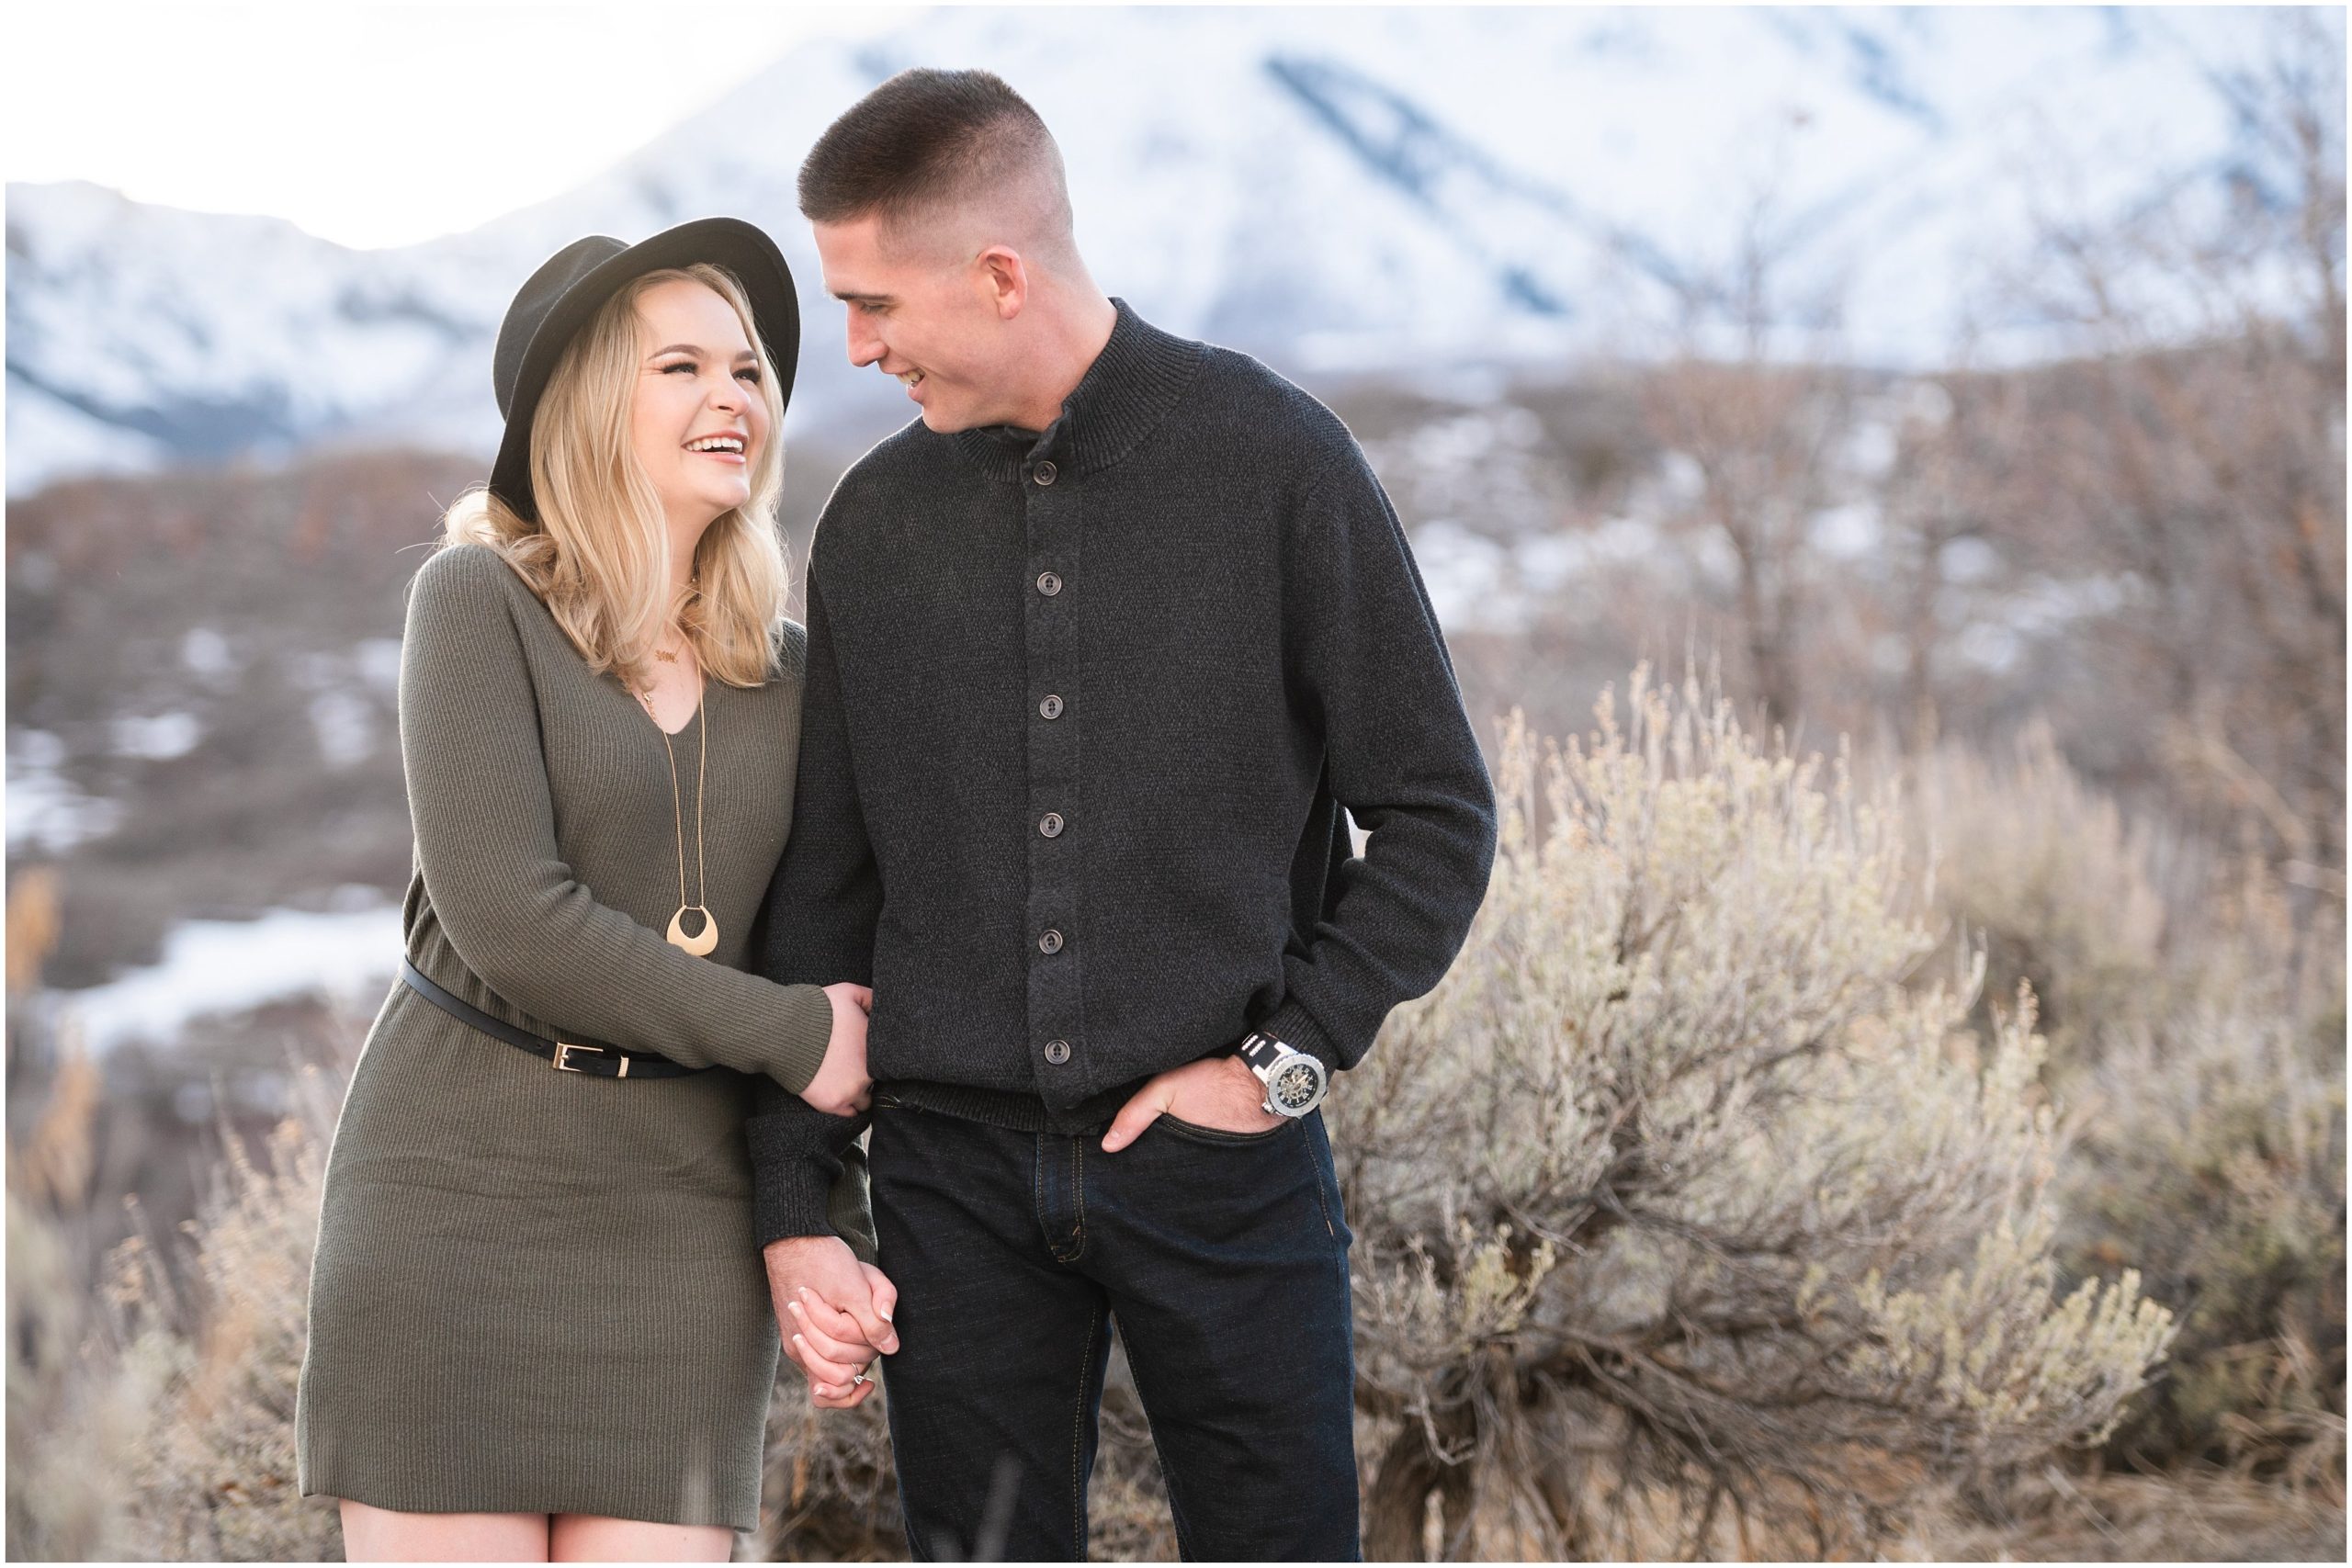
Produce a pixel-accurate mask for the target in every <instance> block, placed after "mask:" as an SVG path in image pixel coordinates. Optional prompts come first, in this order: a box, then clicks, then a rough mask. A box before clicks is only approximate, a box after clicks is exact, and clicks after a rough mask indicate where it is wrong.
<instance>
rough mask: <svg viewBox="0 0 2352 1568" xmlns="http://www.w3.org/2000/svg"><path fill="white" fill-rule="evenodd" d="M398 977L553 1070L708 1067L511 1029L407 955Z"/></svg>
mask: <svg viewBox="0 0 2352 1568" xmlns="http://www.w3.org/2000/svg"><path fill="white" fill-rule="evenodd" d="M401 979H403V980H405V981H407V982H408V986H409V989H411V990H413V991H414V992H416V993H417V994H418V995H419V996H421V997H423V998H424V999H425V1000H426V1001H429V1002H431V1003H432V1004H433V1005H434V1006H435V1007H437V1008H439V1009H440V1010H442V1011H443V1012H446V1013H447V1014H449V1015H450V1016H451V1017H453V1018H457V1019H461V1020H463V1021H465V1022H467V1023H470V1024H472V1025H473V1026H474V1027H475V1028H476V1029H479V1030H481V1032H483V1033H484V1034H494V1035H496V1036H498V1038H499V1039H501V1040H503V1041H505V1042H506V1043H508V1044H509V1045H515V1046H519V1047H521V1048H522V1049H523V1050H526V1051H528V1052H529V1053H530V1054H531V1055H534V1056H537V1057H540V1058H542V1059H543V1060H545V1061H548V1062H552V1063H553V1064H554V1065H555V1068H556V1071H558V1072H561V1073H586V1074H588V1075H589V1076H590V1077H600V1078H682V1077H686V1076H687V1075H688V1074H690V1073H707V1072H708V1071H710V1069H709V1068H708V1067H682V1066H679V1065H678V1064H677V1063H675V1062H673V1061H672V1060H670V1058H669V1057H667V1056H657V1055H653V1054H652V1053H651V1052H649V1051H624V1050H622V1049H621V1048H620V1047H619V1046H617V1045H603V1044H599V1043H596V1042H595V1041H593V1040H550V1039H548V1037H547V1036H546V1035H544V1034H534V1033H532V1032H530V1031H529V1030H527V1029H517V1028H515V1026H514V1025H513V1024H511V1023H509V1022H507V1021H505V1020H504V1019H503V1018H492V1017H491V1015H490V1014H488V1013H486V1012H484V1011H482V1010H481V1009H480V1008H478V1007H476V1006H474V1005H473V1004H472V1003H471V1002H469V1001H467V1000H465V999H464V998H461V997H455V996H452V995H450V994H449V993H448V992H447V991H445V990H443V989H442V988H441V987H438V986H436V985H435V984H434V983H433V982H432V981H430V980H428V979H426V978H425V977H424V971H423V970H422V969H419V968H418V967H417V966H416V964H415V963H414V962H413V960H411V959H407V958H402V959H401Z"/></svg>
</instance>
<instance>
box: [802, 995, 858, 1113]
mask: <svg viewBox="0 0 2352 1568" xmlns="http://www.w3.org/2000/svg"><path fill="white" fill-rule="evenodd" d="M825 996H826V998H828V999H829V1000H831V1002H832V1004H833V1034H832V1038H831V1040H829V1041H828V1042H826V1044H825V1060H824V1063H823V1065H822V1066H819V1067H818V1069H817V1076H816V1077H813V1078H810V1079H809V1087H808V1088H807V1089H802V1090H801V1091H800V1098H801V1099H803V1100H807V1101H808V1102H809V1104H810V1105H812V1106H814V1107H815V1108H816V1109H818V1110H820V1111H823V1112H824V1113H825V1114H826V1115H828V1116H854V1115H855V1114H856V1113H857V1112H858V1111H863V1110H865V1107H866V1104H867V1091H868V1090H869V1089H872V1088H873V1087H874V1080H873V1079H872V1078H870V1077H866V1074H865V1015H866V1014H867V1013H869V1012H872V1011H873V1010H874V993H873V992H872V991H870V990H868V989H866V988H865V987H864V986H854V985H852V984H850V983H849V982H848V981H846V980H844V981H842V983H841V984H839V985H835V986H828V987H825Z"/></svg>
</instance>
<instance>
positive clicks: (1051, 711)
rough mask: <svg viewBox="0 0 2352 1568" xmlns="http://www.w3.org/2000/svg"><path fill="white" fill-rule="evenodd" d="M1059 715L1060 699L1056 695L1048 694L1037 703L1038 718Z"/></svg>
mask: <svg viewBox="0 0 2352 1568" xmlns="http://www.w3.org/2000/svg"><path fill="white" fill-rule="evenodd" d="M1037 716H1038V717H1039V718H1059V717H1061V716H1062V700H1061V698H1059V697H1057V696H1048V697H1047V698H1046V700H1045V701H1044V702H1042V703H1039V704H1038V705H1037Z"/></svg>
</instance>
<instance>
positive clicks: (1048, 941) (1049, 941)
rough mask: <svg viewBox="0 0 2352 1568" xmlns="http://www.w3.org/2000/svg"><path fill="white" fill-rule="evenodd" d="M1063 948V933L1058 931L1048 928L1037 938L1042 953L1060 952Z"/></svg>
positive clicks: (1038, 948)
mask: <svg viewBox="0 0 2352 1568" xmlns="http://www.w3.org/2000/svg"><path fill="white" fill-rule="evenodd" d="M1061 950H1062V933H1061V932H1059V931H1054V930H1052V929H1051V928H1047V930H1046V934H1045V935H1043V936H1041V937H1039V938H1038V939H1037V951H1038V952H1040V953H1059V952H1060V951H1061Z"/></svg>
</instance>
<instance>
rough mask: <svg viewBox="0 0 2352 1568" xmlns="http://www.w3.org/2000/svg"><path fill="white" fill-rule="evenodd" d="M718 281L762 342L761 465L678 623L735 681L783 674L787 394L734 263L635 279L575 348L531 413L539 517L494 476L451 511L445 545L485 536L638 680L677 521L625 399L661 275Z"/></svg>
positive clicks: (719, 529)
mask: <svg viewBox="0 0 2352 1568" xmlns="http://www.w3.org/2000/svg"><path fill="white" fill-rule="evenodd" d="M681 279H685V280H690V281H693V282H695V283H700V284H704V285H706V286H707V287H708V288H711V289H712V290H713V291H715V292H716V293H718V295H719V296H720V297H721V298H722V299H725V300H726V301H727V302H728V303H729V305H732V306H733V307H734V308H735V314H736V316H737V317H738V318H739V319H740V320H741V321H742V323H743V335H744V336H745V337H747V338H749V339H750V340H751V341H752V344H753V345H754V346H755V347H756V348H757V349H758V352H759V355H760V378H759V395H760V400H761V401H763V403H765V404H766V405H767V411H768V431H767V439H766V440H765V441H763V443H762V444H761V449H760V453H759V456H758V457H757V458H756V459H755V460H754V461H753V463H752V473H751V481H752V493H751V496H750V498H749V499H748V500H746V501H745V502H744V503H743V504H742V505H741V506H739V507H736V508H734V509H733V510H731V511H729V512H727V513H722V514H721V515H720V516H719V517H718V518H717V519H715V520H714V521H713V522H712V523H711V525H710V526H709V527H708V528H707V529H705V530H704V531H703V536H702V539H701V542H700V543H698V544H697V545H696V546H695V562H694V566H695V582H694V583H693V584H692V585H690V586H688V588H687V590H686V595H685V598H684V602H683V603H682V604H681V605H680V609H679V622H680V625H681V626H683V628H684V632H685V635H686V637H687V640H688V641H690V642H691V643H692V644H693V645H694V649H695V658H696V659H698V660H701V663H702V667H703V669H704V670H705V671H707V672H709V673H710V674H712V675H715V676H717V677H718V679H719V680H721V681H724V682H727V683H728V684H729V685H730V686H757V685H760V684H762V683H763V682H765V681H767V680H768V679H769V678H770V677H771V676H773V675H774V674H775V673H776V671H777V669H778V662H779V648H780V639H781V630H782V626H783V622H784V618H785V610H786V596H787V594H788V593H789V592H790V587H791V580H790V576H789V574H788V572H787V571H786V566H785V558H784V543H783V538H782V535H781V530H780V529H779V527H778V525H777V522H776V500H777V498H778V497H779V496H780V495H781V494H782V493H783V491H784V401H783V399H782V397H781V396H780V395H779V394H778V392H777V390H776V378H775V371H774V368H773V367H771V366H770V365H769V364H768V362H767V349H766V345H765V344H761V342H760V334H759V332H758V330H757V328H756V327H755V326H754V325H753V324H752V306H751V301H750V299H748V298H747V297H746V296H745V294H744V292H743V288H742V286H741V284H739V283H737V282H736V280H735V278H734V276H733V275H732V274H730V273H729V272H728V271H727V270H726V269H725V268H723V267H717V266H712V265H708V264H707V263H703V262H696V263H694V264H692V265H687V266H684V267H663V268H662V269H660V270H658V271H654V272H649V273H645V274H643V275H642V276H638V277H634V278H631V279H630V280H629V281H628V283H627V284H626V285H624V286H623V287H622V288H620V289H618V290H617V291H616V292H615V293H614V295H613V297H612V298H611V299H607V300H605V303H604V304H603V305H602V306H601V307H599V308H598V310H597V311H596V313H595V315H594V316H593V317H591V318H590V319H589V321H588V322H587V324H586V325H584V326H582V328H581V329H580V331H579V333H578V334H577V335H576V336H575V337H573V339H572V340H571V343H570V344H568V345H567V346H566V347H565V349H564V352H563V357H562V358H560V360H558V361H557V362H556V367H555V369H554V371H553V373H552V374H550V375H549V377H548V384H547V390H546V391H544V392H543V393H541V394H540V397H539V402H538V412H537V417H536V418H535V419H534V420H533V422H532V425H531V493H532V496H533V498H534V499H535V500H536V501H537V505H538V513H539V520H538V521H537V522H536V523H533V522H529V521H527V520H526V519H525V518H523V517H522V516H520V515H518V514H517V513H515V511H514V509H513V508H511V507H509V506H508V505H507V504H506V503H505V502H503V501H501V500H500V499H499V498H498V497H497V496H495V495H493V494H492V493H491V491H490V489H489V487H488V486H487V485H484V486H481V487H480V488H477V489H474V490H469V491H466V492H465V493H464V494H462V495H460V496H458V499H457V500H456V501H455V502H452V503H451V504H450V506H449V509H448V511H447V512H446V513H443V515H442V519H441V523H442V529H443V541H442V547H443V548H445V549H446V548H447V547H448V546H450V545H453V544H460V543H465V544H479V545H483V546H487V547H489V548H491V549H492V550H495V551H497V552H498V554H499V555H501V556H502V557H503V558H505V559H506V561H507V563H508V564H509V565H510V566H512V567H513V568H514V569H515V571H516V572H517V573H518V574H520V575H521V577H522V579H523V581H525V582H526V583H528V584H529V585H530V588H531V592H534V593H536V594H537V595H538V596H539V598H540V600H541V601H542V602H543V603H544V604H546V605H547V607H548V613H549V614H551V615H554V616H555V621H556V625H558V626H561V627H562V628H563V631H564V635H565V636H566V637H570V638H571V644H572V646H573V647H574V648H577V649H579V650H580V653H581V656H582V658H584V659H586V660H588V662H589V664H590V665H591V666H592V667H593V668H594V671H596V673H598V674H600V675H601V674H603V673H604V672H605V671H607V670H611V671H616V672H617V673H618V674H619V676H620V677H621V679H622V680H623V681H624V682H627V683H628V684H629V685H630V686H632V687H642V686H644V685H646V684H649V683H650V682H651V680H652V678H653V670H652V666H653V649H654V646H655V644H656V643H657V642H659V640H660V639H661V635H662V625H663V622H664V621H665V619H666V618H667V613H668V608H669V607H668V606H667V605H665V604H662V577H663V570H662V567H663V558H664V557H665V556H666V555H667V553H668V550H669V535H668V530H667V526H666V525H665V524H664V522H663V520H662V500H661V497H660V496H659V495H658V494H656V493H655V491H654V489H653V482H652V480H651V479H649V478H648V477H647V475H646V473H645V470H644V468H642V467H640V466H639V463H638V461H637V457H636V454H635V452H634V450H633V449H632V447H631V446H630V445H629V408H630V402H631V400H632V398H633V397H634V396H635V392H636V387H637V376H638V370H639V360H640V359H641V358H642V356H643V354H642V351H643V339H642V337H641V336H640V333H641V331H642V327H641V319H640V317H639V314H638V310H637V301H638V297H639V295H641V294H643V293H644V292H645V291H646V290H647V289H649V288H653V287H654V286H655V285H657V284H662V283H671V282H676V281H678V280H681Z"/></svg>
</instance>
